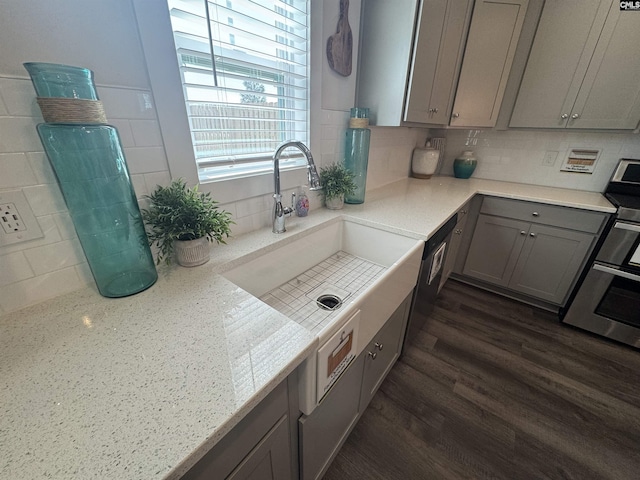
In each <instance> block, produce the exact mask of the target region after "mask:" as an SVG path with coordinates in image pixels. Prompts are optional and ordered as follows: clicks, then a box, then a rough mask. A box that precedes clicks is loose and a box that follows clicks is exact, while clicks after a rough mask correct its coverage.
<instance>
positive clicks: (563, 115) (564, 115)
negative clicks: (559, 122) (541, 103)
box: [560, 113, 569, 120]
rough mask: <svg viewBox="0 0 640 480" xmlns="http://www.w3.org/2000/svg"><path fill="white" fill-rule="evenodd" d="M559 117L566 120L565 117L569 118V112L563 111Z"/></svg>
mask: <svg viewBox="0 0 640 480" xmlns="http://www.w3.org/2000/svg"><path fill="white" fill-rule="evenodd" d="M560 118H561V119H563V120H566V119H567V118H569V114H568V113H563V114H562V115H560Z"/></svg>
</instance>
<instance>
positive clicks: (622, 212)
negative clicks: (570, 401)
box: [563, 159, 640, 348]
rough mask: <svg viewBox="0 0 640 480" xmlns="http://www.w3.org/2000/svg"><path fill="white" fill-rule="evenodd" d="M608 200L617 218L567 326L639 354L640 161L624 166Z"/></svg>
mask: <svg viewBox="0 0 640 480" xmlns="http://www.w3.org/2000/svg"><path fill="white" fill-rule="evenodd" d="M605 196H606V197H607V199H609V201H610V202H611V203H613V204H614V205H615V206H617V207H618V212H617V214H616V216H615V218H614V219H613V222H612V224H611V228H610V229H609V231H608V233H607V234H606V236H605V239H604V242H603V243H602V246H601V247H600V249H599V250H598V253H597V254H596V257H595V260H594V262H593V263H592V265H591V268H590V270H589V272H588V274H587V276H586V277H585V279H584V282H583V283H582V285H581V286H580V288H579V289H578V291H577V293H576V296H575V298H574V300H573V303H572V304H571V306H570V307H569V310H568V311H567V314H566V316H565V317H564V319H563V321H564V322H565V323H568V324H570V325H574V326H576V327H580V328H583V329H585V330H588V331H590V332H594V333H597V334H599V335H603V336H605V337H609V338H612V339H614V340H617V341H619V342H623V343H626V344H629V345H632V346H634V347H636V348H640V160H630V159H622V160H620V163H619V164H618V167H617V168H616V170H615V172H614V174H613V177H612V178H611V181H610V182H609V185H608V186H607V189H606V191H605Z"/></svg>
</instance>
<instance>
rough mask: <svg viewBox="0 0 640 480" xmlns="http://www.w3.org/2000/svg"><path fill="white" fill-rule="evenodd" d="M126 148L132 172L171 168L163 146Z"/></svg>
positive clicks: (128, 163)
mask: <svg viewBox="0 0 640 480" xmlns="http://www.w3.org/2000/svg"><path fill="white" fill-rule="evenodd" d="M124 150H125V152H124V154H125V157H126V159H127V165H128V166H129V172H130V173H131V174H136V173H151V172H162V171H168V170H169V165H168V164H167V157H166V154H165V151H164V148H163V147H131V148H125V149H124Z"/></svg>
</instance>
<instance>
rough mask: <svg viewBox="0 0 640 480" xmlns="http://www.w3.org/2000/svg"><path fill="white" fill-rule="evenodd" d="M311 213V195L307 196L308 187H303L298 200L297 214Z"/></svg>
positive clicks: (305, 214) (302, 215)
mask: <svg viewBox="0 0 640 480" xmlns="http://www.w3.org/2000/svg"><path fill="white" fill-rule="evenodd" d="M308 214H309V197H308V196H307V187H305V186H303V187H302V192H301V193H300V194H299V195H298V199H297V200H296V215H297V216H299V217H306V216H307V215H308Z"/></svg>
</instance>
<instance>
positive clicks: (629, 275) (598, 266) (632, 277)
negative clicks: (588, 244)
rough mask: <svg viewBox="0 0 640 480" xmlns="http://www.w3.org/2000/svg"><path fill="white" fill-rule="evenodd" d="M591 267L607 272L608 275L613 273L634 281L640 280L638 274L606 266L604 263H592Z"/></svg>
mask: <svg viewBox="0 0 640 480" xmlns="http://www.w3.org/2000/svg"><path fill="white" fill-rule="evenodd" d="M593 269H594V270H599V271H601V272H604V273H608V274H610V275H615V276H616V277H622V278H627V279H629V280H633V281H635V282H640V275H634V274H633V273H629V272H625V271H622V270H618V269H617V268H613V267H607V266H606V265H602V264H600V263H594V264H593Z"/></svg>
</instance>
